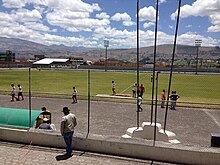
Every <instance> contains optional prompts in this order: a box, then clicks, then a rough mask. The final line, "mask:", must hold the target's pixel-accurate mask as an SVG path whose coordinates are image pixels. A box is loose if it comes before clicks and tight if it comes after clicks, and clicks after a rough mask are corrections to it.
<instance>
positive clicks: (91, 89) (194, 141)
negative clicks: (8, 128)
mask: <svg viewBox="0 0 220 165" xmlns="http://www.w3.org/2000/svg"><path fill="white" fill-rule="evenodd" d="M0 72H1V74H0V79H1V87H0V92H1V95H6V96H9V95H10V94H11V84H15V86H16V89H17V91H18V88H17V85H18V84H20V85H21V86H22V90H23V94H24V96H25V100H28V99H27V98H28V97H31V98H32V104H33V105H30V106H31V107H33V108H34V107H39V108H40V107H41V106H47V107H49V109H51V112H52V116H54V117H53V122H54V123H55V125H59V122H60V115H61V114H60V113H58V112H57V109H56V108H57V107H59V108H61V106H69V107H70V108H71V109H73V112H74V113H75V114H76V116H77V117H78V120H79V125H78V127H77V131H78V132H80V133H88V132H89V133H94V134H100V135H116V136H122V135H124V134H125V133H126V130H127V129H128V128H131V127H137V126H138V127H142V123H143V122H152V123H154V122H155V119H156V122H158V123H160V124H161V126H162V128H163V126H164V122H165V108H161V99H160V97H161V92H162V91H163V89H164V90H165V91H166V90H167V86H168V78H169V74H168V73H167V72H158V77H157V83H158V85H156V86H155V95H157V97H156V96H155V97H154V98H157V99H158V100H157V102H156V100H154V104H155V103H157V109H155V106H153V111H152V106H151V103H152V100H151V98H152V96H151V91H152V75H151V72H140V75H139V76H140V77H139V85H141V84H142V85H143V86H144V93H143V100H142V105H141V106H142V108H143V111H142V112H136V111H137V110H138V109H137V108H138V106H137V95H136V97H135V96H133V92H132V89H133V88H134V85H135V84H136V83H137V74H136V72H133V71H110V70H108V71H107V72H105V71H103V70H91V71H90V70H56V69H54V70H43V69H41V70H37V69H31V70H30V72H29V70H25V69H22V70H1V71H0ZM219 80H220V76H219V75H218V74H213V75H202V74H199V75H195V74H193V73H174V75H173V79H172V85H171V89H172V91H173V90H175V91H176V92H177V94H178V95H179V96H180V98H179V99H178V100H177V105H176V111H173V110H170V109H169V107H168V109H169V111H168V116H167V123H166V124H167V127H166V130H169V131H171V132H174V133H175V134H176V139H177V140H179V141H180V142H181V143H182V144H186V145H200V146H207V147H209V146H210V139H211V137H210V136H211V134H212V133H215V132H218V130H219V127H220V124H219V123H220V117H219V116H220V115H219V113H220V111H219V109H220V104H219V103H220V97H219V93H220V91H219V90H220V88H219ZM112 81H114V87H115V92H116V93H113V91H112V88H113V84H112ZM73 87H75V88H76V90H77V99H78V103H77V104H75V103H72V102H73V100H72V94H73ZM166 97H168V96H166ZM47 98H49V100H47ZM36 99H39V100H41V102H42V104H41V103H35V100H36ZM51 99H52V100H51ZM18 104H19V103H18ZM18 104H17V106H18V108H19V106H21V108H26V109H28V108H29V107H28V105H27V104H25V105H22V104H21V105H18ZM45 104H46V105H45ZM7 106H11V104H10V103H8V104H7ZM13 106H14V105H13ZM24 106H26V107H24ZM169 106H170V103H169ZM156 110H157V114H156V113H155V112H156ZM152 116H153V118H152ZM156 138H157V137H156Z"/></svg>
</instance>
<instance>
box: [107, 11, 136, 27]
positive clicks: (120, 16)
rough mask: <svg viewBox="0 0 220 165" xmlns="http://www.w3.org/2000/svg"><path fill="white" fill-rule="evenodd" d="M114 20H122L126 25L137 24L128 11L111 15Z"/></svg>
mask: <svg viewBox="0 0 220 165" xmlns="http://www.w3.org/2000/svg"><path fill="white" fill-rule="evenodd" d="M111 20H113V21H122V22H123V25H124V26H132V25H135V22H133V21H131V17H130V16H129V15H128V14H127V13H116V14H115V15H113V16H112V17H111Z"/></svg>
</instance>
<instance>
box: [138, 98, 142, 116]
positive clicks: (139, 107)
mask: <svg viewBox="0 0 220 165" xmlns="http://www.w3.org/2000/svg"><path fill="white" fill-rule="evenodd" d="M141 104H142V97H141V96H140V95H139V96H138V111H139V112H142V111H143V108H142V107H141Z"/></svg>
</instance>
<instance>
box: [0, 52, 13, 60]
mask: <svg viewBox="0 0 220 165" xmlns="http://www.w3.org/2000/svg"><path fill="white" fill-rule="evenodd" d="M0 61H7V62H15V53H12V52H11V51H10V50H7V51H6V52H0Z"/></svg>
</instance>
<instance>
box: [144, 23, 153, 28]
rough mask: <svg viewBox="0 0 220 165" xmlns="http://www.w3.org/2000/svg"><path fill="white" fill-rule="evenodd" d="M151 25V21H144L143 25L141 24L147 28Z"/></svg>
mask: <svg viewBox="0 0 220 165" xmlns="http://www.w3.org/2000/svg"><path fill="white" fill-rule="evenodd" d="M151 26H154V23H153V22H146V23H144V25H143V27H144V28H148V27H151Z"/></svg>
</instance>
